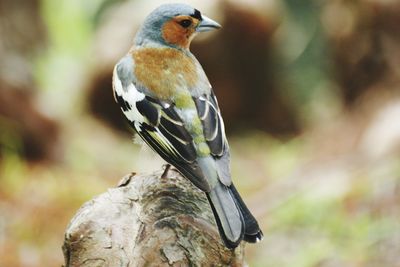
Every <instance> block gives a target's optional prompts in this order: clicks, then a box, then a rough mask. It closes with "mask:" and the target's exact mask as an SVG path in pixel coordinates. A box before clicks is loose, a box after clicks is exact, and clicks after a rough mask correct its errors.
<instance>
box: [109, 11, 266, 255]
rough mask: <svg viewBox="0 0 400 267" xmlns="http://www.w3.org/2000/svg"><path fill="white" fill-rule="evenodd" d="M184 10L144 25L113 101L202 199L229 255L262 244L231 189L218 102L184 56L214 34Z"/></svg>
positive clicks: (119, 68) (120, 66) (122, 64)
mask: <svg viewBox="0 0 400 267" xmlns="http://www.w3.org/2000/svg"><path fill="white" fill-rule="evenodd" d="M220 27H221V25H219V24H218V23H217V22H215V21H213V20H211V19H210V18H208V17H206V16H204V15H202V14H201V13H200V11H198V10H197V9H194V8H192V7H190V6H188V5H185V4H165V5H162V6H160V7H158V8H157V9H155V10H154V11H153V12H151V13H150V14H149V15H148V16H147V18H146V19H145V21H144V23H143V25H142V26H141V28H140V30H139V31H138V33H137V34H136V38H135V41H134V45H133V47H132V48H131V49H130V51H129V52H128V54H127V55H126V56H125V57H123V58H122V59H121V60H120V61H119V62H118V63H117V64H116V66H115V68H114V72H113V89H114V97H115V100H116V101H117V103H118V104H119V105H120V107H121V109H122V112H123V113H124V114H125V116H126V118H127V119H128V121H129V123H130V125H131V126H132V127H133V128H134V129H135V130H136V132H137V133H138V134H139V136H140V137H141V138H142V139H143V140H144V141H145V143H147V145H149V146H150V147H151V148H152V149H153V150H154V151H155V152H157V153H158V154H159V155H160V156H161V157H162V158H163V159H164V160H166V161H167V162H168V163H169V164H171V165H173V166H174V167H175V168H176V169H178V171H179V172H180V173H182V175H184V176H185V177H186V178H188V179H189V180H190V181H191V182H192V183H193V184H194V185H196V186H197V187H198V188H200V189H201V190H202V191H204V192H205V193H206V195H207V198H208V200H209V202H210V206H211V208H212V211H213V213H214V216H215V221H216V223H217V226H218V229H219V232H220V236H221V238H222V240H223V241H224V244H225V245H226V246H227V247H228V248H231V249H232V248H235V247H237V246H238V245H239V243H240V241H242V240H245V241H247V242H251V243H255V242H257V241H259V240H261V239H262V236H263V234H262V231H261V230H260V228H259V226H258V223H257V221H256V219H255V218H254V217H253V215H252V214H251V213H250V211H249V210H248V208H247V207H246V205H245V204H244V202H243V200H242V198H241V197H240V195H239V193H238V192H237V190H236V188H235V186H234V185H233V183H232V179H231V174H230V166H229V164H230V154H229V146H228V142H227V140H226V137H225V129H224V122H223V120H222V117H221V112H220V109H219V107H218V102H217V99H216V97H215V95H214V93H213V90H212V87H211V85H210V83H209V81H208V79H207V76H206V74H205V73H204V70H203V68H202V67H201V65H200V63H199V62H198V61H197V59H196V58H195V57H194V55H193V54H192V53H191V52H190V51H189V46H190V42H191V41H192V39H193V37H194V36H195V35H196V34H198V33H199V32H206V31H210V30H213V29H218V28H220Z"/></svg>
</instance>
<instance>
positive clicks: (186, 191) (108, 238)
mask: <svg viewBox="0 0 400 267" xmlns="http://www.w3.org/2000/svg"><path fill="white" fill-rule="evenodd" d="M161 174H162V172H161V171H160V172H156V173H154V174H150V175H135V174H131V175H127V176H125V177H124V178H123V179H122V181H121V182H120V184H119V186H118V187H116V188H111V189H108V191H107V192H106V193H103V194H101V195H100V196H97V197H95V198H94V199H92V200H90V201H88V202H87V203H86V204H84V205H83V206H82V207H81V209H80V210H79V211H78V212H77V214H76V215H75V216H74V218H73V219H72V220H71V222H70V224H69V226H68V227H67V230H66V232H65V240H64V245H63V252H64V257H65V266H68V267H72V266H244V265H245V264H244V261H243V246H240V247H238V248H237V249H236V250H235V251H231V250H229V249H226V248H225V247H224V245H223V244H222V243H221V240H220V237H219V234H218V231H217V229H216V226H215V223H214V218H213V215H212V212H211V209H210V207H209V205H208V202H207V198H206V197H205V195H204V193H203V192H201V191H200V190H199V189H197V188H195V187H194V186H193V185H192V184H191V183H190V182H189V181H188V180H187V179H185V178H183V177H182V176H181V175H180V174H179V173H178V172H176V171H175V170H170V171H169V172H168V177H165V178H162V177H161Z"/></svg>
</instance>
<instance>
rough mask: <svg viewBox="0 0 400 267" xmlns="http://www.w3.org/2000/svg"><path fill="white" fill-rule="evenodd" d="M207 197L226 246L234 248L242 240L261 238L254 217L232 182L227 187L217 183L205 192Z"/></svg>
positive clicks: (261, 235)
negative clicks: (208, 191)
mask: <svg viewBox="0 0 400 267" xmlns="http://www.w3.org/2000/svg"><path fill="white" fill-rule="evenodd" d="M207 198H208V200H209V202H210V206H211V208H212V211H213V213H214V217H215V221H216V223H217V226H218V230H219V233H220V236H221V238H222V240H223V241H224V244H225V245H226V247H228V248H230V249H234V248H236V247H237V246H238V245H239V243H240V241H242V240H245V241H247V242H250V243H255V242H258V241H260V240H261V239H262V237H263V233H262V231H261V230H260V228H259V226H258V223H257V221H256V219H255V218H254V216H253V215H252V214H251V213H250V211H249V209H248V208H247V207H246V204H245V203H244V202H243V200H242V198H241V197H240V195H239V193H238V192H237V190H236V188H235V186H234V185H233V184H232V185H231V186H229V187H227V186H225V185H223V184H219V185H217V186H216V187H215V188H214V189H213V190H212V191H211V192H210V193H207Z"/></svg>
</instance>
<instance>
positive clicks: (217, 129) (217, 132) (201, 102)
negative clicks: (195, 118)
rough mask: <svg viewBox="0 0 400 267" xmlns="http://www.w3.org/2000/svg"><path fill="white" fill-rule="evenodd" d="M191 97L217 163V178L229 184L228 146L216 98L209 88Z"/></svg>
mask: <svg viewBox="0 0 400 267" xmlns="http://www.w3.org/2000/svg"><path fill="white" fill-rule="evenodd" d="M193 99H194V102H195V104H196V108H197V111H198V114H199V118H200V120H201V122H202V125H203V131H204V136H205V139H206V141H207V144H208V146H209V147H210V151H211V154H212V155H213V157H214V159H215V162H216V164H217V171H218V176H219V179H220V181H221V182H222V183H223V184H225V185H226V186H229V185H231V183H232V180H231V174H230V154H229V146H228V141H227V139H226V136H225V126H224V121H223V119H222V116H221V111H220V109H219V106H218V101H217V98H216V96H215V94H214V92H213V91H212V90H211V91H210V93H209V94H204V95H201V96H200V97H194V98H193Z"/></svg>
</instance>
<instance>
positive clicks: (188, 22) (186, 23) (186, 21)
mask: <svg viewBox="0 0 400 267" xmlns="http://www.w3.org/2000/svg"><path fill="white" fill-rule="evenodd" d="M179 24H180V25H181V26H182V27H183V28H187V27H189V26H190V25H192V21H191V20H190V19H184V20H181V21H180V22H179Z"/></svg>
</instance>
